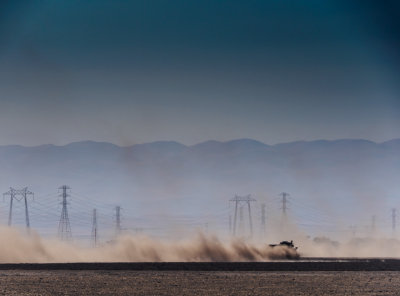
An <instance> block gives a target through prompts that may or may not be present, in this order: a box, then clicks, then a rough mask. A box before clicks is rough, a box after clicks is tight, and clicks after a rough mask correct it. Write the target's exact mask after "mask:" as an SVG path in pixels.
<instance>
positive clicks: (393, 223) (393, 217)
mask: <svg viewBox="0 0 400 296" xmlns="http://www.w3.org/2000/svg"><path fill="white" fill-rule="evenodd" d="M396 214H397V210H396V209H395V208H393V209H392V231H393V232H395V231H396Z"/></svg>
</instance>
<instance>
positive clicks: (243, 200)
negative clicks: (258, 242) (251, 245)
mask: <svg viewBox="0 0 400 296" xmlns="http://www.w3.org/2000/svg"><path fill="white" fill-rule="evenodd" d="M230 201H234V202H235V216H234V217H233V236H235V235H236V225H237V215H238V206H239V204H241V203H245V204H247V209H248V211H249V226H250V236H251V237H253V220H252V218H251V208H250V203H251V202H252V201H256V200H255V199H254V198H252V197H251V195H250V194H249V195H246V196H238V195H235V197H234V198H233V199H231V200H230Z"/></svg>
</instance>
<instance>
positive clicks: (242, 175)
mask: <svg viewBox="0 0 400 296" xmlns="http://www.w3.org/2000/svg"><path fill="white" fill-rule="evenodd" d="M399 176H400V139H395V140H391V141H387V142H384V143H375V142H371V141H367V140H361V139H360V140H358V139H343V140H335V141H326V140H318V141H308V142H307V141H298V142H291V143H283V144H277V145H266V144H264V143H261V142H259V141H255V140H251V139H238V140H233V141H228V142H218V141H207V142H203V143H200V144H197V145H193V146H186V145H183V144H180V143H177V142H173V141H160V142H153V143H146V144H137V145H133V146H129V147H120V146H117V145H114V144H110V143H104V142H92V141H83V142H75V143H71V144H68V145H65V146H55V145H42V146H36V147H23V146H18V145H9V146H0V188H3V189H2V190H3V192H6V191H7V190H8V189H9V187H10V186H12V187H15V188H22V187H25V186H28V187H29V189H30V190H32V191H34V192H35V194H36V195H37V196H38V197H37V198H40V196H41V195H44V194H47V193H49V192H53V191H57V188H58V187H59V186H60V185H62V184H67V185H69V186H70V187H71V188H72V189H71V190H73V191H74V192H79V193H81V194H82V195H84V196H89V197H90V198H91V199H93V200H96V201H98V202H104V203H115V204H123V205H126V206H127V207H129V208H130V209H132V211H133V212H137V213H149V212H151V211H153V210H154V208H157V210H158V211H160V209H161V210H162V211H166V212H172V213H197V212H201V211H213V210H215V209H218V208H221V209H222V208H226V206H227V205H228V200H229V199H230V198H232V197H233V196H234V195H235V194H239V195H244V194H252V195H253V196H254V197H255V198H256V199H257V200H258V201H260V202H267V204H268V205H269V210H270V212H274V211H279V200H278V198H279V193H281V192H282V191H285V192H288V193H290V195H291V198H292V200H293V202H294V203H297V202H299V203H300V204H307V205H312V207H315V208H318V209H320V210H321V211H324V212H329V213H331V214H332V215H335V214H337V213H339V212H340V213H342V214H343V215H347V216H348V217H353V216H354V217H360V216H363V217H367V216H368V215H370V214H373V213H374V212H377V211H382V212H384V211H385V210H386V209H389V208H390V207H395V206H400V201H398V196H397V195H398V193H399V189H400V185H399V184H400V183H399ZM355 208H356V209H357V212H356V213H354V209H355ZM133 214H135V213H133Z"/></svg>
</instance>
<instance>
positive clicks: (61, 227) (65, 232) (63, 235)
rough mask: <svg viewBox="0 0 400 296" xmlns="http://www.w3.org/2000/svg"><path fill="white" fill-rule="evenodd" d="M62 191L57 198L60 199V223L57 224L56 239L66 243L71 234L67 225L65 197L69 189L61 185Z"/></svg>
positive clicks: (68, 224) (69, 226)
mask: <svg viewBox="0 0 400 296" xmlns="http://www.w3.org/2000/svg"><path fill="white" fill-rule="evenodd" d="M58 189H60V190H62V194H60V195H59V196H61V197H62V202H61V204H62V210H61V217H60V222H59V224H58V237H59V238H60V239H61V240H63V241H67V240H70V239H72V232H71V225H70V223H69V217H68V209H67V204H68V203H67V197H68V196H69V194H68V193H67V190H69V189H70V188H69V187H68V186H67V185H63V186H61V187H60V188H58Z"/></svg>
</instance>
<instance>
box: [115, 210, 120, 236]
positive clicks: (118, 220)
mask: <svg viewBox="0 0 400 296" xmlns="http://www.w3.org/2000/svg"><path fill="white" fill-rule="evenodd" d="M115 222H116V224H115V231H116V233H117V235H120V234H121V207H120V206H116V207H115Z"/></svg>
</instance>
